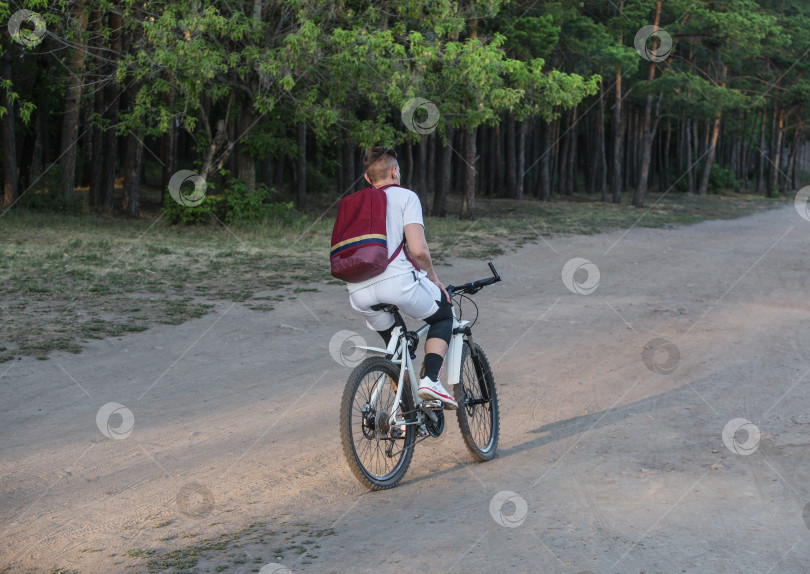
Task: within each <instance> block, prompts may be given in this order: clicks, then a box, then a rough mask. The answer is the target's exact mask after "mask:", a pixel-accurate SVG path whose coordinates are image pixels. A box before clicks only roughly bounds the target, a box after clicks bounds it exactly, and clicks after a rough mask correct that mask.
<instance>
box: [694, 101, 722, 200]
mask: <svg viewBox="0 0 810 574" xmlns="http://www.w3.org/2000/svg"><path fill="white" fill-rule="evenodd" d="M720 116H721V112H720V111H718V112H717V115H715V116H714V122H712V131H711V132H712V135H711V140H710V141H709V144H708V150H707V151H706V156H705V158H704V159H705V161H706V163H704V164H703V176H702V177H701V178H700V187H699V188H698V195H700V196H701V197H703V196H705V195H706V191H707V190H708V189H709V175H711V172H712V164H713V163H714V154H715V148H716V147H717V137H718V136H719V135H720ZM707 127H708V126H707Z"/></svg>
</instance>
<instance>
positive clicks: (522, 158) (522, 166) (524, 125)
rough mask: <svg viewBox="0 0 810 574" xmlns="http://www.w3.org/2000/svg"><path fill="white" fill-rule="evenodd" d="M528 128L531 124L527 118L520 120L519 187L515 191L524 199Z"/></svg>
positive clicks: (516, 195)
mask: <svg viewBox="0 0 810 574" xmlns="http://www.w3.org/2000/svg"><path fill="white" fill-rule="evenodd" d="M528 129H529V125H528V121H527V120H523V121H522V122H520V128H519V130H518V147H517V189H516V193H515V197H517V199H523V188H524V182H525V181H526V174H525V171H526V132H527V131H528Z"/></svg>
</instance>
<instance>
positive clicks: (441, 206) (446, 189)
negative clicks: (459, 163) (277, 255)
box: [433, 126, 455, 217]
mask: <svg viewBox="0 0 810 574" xmlns="http://www.w3.org/2000/svg"><path fill="white" fill-rule="evenodd" d="M454 135H455V129H454V128H452V127H450V126H448V127H447V130H446V137H447V145H446V146H444V147H443V148H442V166H441V184H440V185H439V187H438V188H437V189H436V193H435V194H434V196H433V215H434V216H436V217H445V216H446V215H447V196H448V195H450V184H451V179H452V177H453V136H454Z"/></svg>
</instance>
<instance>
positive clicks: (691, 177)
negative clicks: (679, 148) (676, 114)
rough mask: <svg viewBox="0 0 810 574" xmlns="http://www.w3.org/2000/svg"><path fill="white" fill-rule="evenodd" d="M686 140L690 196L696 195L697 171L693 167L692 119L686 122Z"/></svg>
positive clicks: (687, 183) (687, 181)
mask: <svg viewBox="0 0 810 574" xmlns="http://www.w3.org/2000/svg"><path fill="white" fill-rule="evenodd" d="M684 130H685V131H684V136H683V137H684V139H685V152H686V186H687V190H688V192H689V195H695V170H694V168H693V167H692V119H691V118H686V120H685V121H684Z"/></svg>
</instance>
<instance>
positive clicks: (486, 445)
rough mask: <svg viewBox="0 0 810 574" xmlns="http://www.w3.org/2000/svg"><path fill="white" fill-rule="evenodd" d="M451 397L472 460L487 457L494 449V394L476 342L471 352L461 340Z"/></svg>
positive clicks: (489, 372)
mask: <svg viewBox="0 0 810 574" xmlns="http://www.w3.org/2000/svg"><path fill="white" fill-rule="evenodd" d="M455 396H456V401H457V402H458V410H457V411H456V415H457V416H458V426H459V428H460V429H461V436H462V438H463V439H464V444H465V445H467V449H468V450H469V451H470V454H472V456H473V458H475V459H476V460H478V461H480V462H484V461H486V460H491V459H492V458H493V457H494V456H495V452H496V451H497V450H498V431H499V417H498V394H497V392H496V390H495V379H494V378H493V376H492V369H491V368H490V366H489V361H488V360H487V356H486V355H485V354H484V351H483V350H482V349H481V347H480V346H478V344H475V353H472V352H471V349H470V343H469V342H468V341H464V348H463V350H462V353H461V376H460V378H459V382H458V384H457V385H456V388H455Z"/></svg>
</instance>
